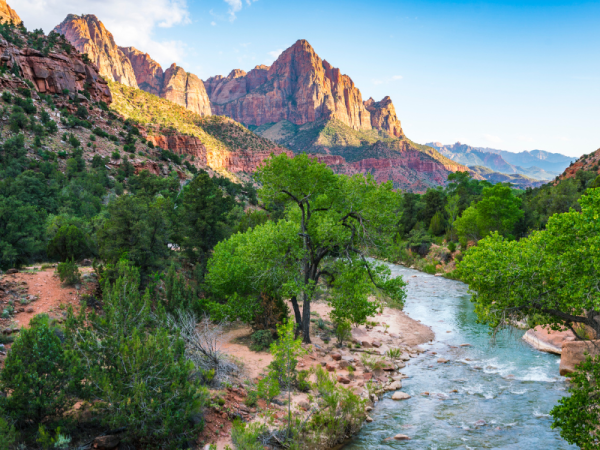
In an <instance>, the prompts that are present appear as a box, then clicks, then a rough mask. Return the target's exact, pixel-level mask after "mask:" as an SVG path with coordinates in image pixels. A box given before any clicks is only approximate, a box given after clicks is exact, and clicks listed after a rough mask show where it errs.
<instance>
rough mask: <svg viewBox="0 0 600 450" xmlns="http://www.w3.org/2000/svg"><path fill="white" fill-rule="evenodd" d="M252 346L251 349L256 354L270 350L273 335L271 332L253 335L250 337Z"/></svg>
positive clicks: (266, 331)
mask: <svg viewBox="0 0 600 450" xmlns="http://www.w3.org/2000/svg"><path fill="white" fill-rule="evenodd" d="M250 339H251V341H252V344H251V345H250V349H251V350H254V351H255V352H261V351H263V350H268V349H269V347H271V344H272V343H273V334H272V333H271V331H269V330H259V331H255V332H254V333H252V336H251V337H250Z"/></svg>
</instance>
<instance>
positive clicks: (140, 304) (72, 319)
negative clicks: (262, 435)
mask: <svg viewBox="0 0 600 450" xmlns="http://www.w3.org/2000/svg"><path fill="white" fill-rule="evenodd" d="M116 269H117V272H118V274H119V276H118V278H117V281H116V282H115V283H114V284H113V285H111V284H110V283H108V282H105V283H104V285H103V300H104V304H103V314H102V315H99V314H96V313H94V312H92V313H90V314H87V313H86V311H85V308H82V310H81V312H80V314H79V315H78V316H75V315H73V313H72V312H70V314H69V317H68V320H67V342H68V345H69V347H70V348H72V349H73V351H74V352H75V354H77V355H78V356H79V357H80V358H81V360H82V361H83V362H84V367H85V370H86V376H85V385H84V387H83V389H82V390H83V394H82V397H84V398H87V399H90V400H95V401H96V402H98V403H99V405H101V406H102V409H101V412H102V413H103V414H102V415H101V419H102V423H103V424H104V425H105V426H108V427H110V428H121V427H125V428H126V429H127V436H128V438H129V439H130V440H131V441H133V442H134V443H136V444H138V445H140V446H141V447H143V448H180V447H179V446H180V445H181V444H182V443H183V442H186V441H188V440H189V439H192V438H195V437H197V433H198V432H199V431H200V428H201V424H196V425H194V423H193V422H192V421H191V419H192V418H193V416H194V415H196V414H199V413H200V412H201V408H202V406H203V402H204V400H205V398H206V389H205V388H203V387H201V386H200V385H199V381H198V379H197V377H195V376H194V367H193V364H192V363H191V362H190V361H188V360H187V359H186V358H185V344H184V342H183V340H182V339H181V338H180V336H179V334H178V333H177V332H175V331H173V330H170V329H167V328H163V327H161V326H160V323H157V322H162V320H158V321H157V317H156V315H158V316H160V315H161V313H160V311H157V312H156V315H153V314H152V312H151V309H150V294H149V292H148V291H146V293H145V294H144V295H142V294H140V290H139V286H140V274H139V271H138V269H136V268H134V267H132V266H131V264H130V263H129V262H128V261H126V260H122V261H119V262H118V263H117V267H116Z"/></svg>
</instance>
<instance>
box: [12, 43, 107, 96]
mask: <svg viewBox="0 0 600 450" xmlns="http://www.w3.org/2000/svg"><path fill="white" fill-rule="evenodd" d="M0 54H1V55H2V57H1V61H2V65H4V66H5V67H7V68H8V69H9V70H11V71H12V70H14V67H15V66H16V67H17V68H18V71H19V74H20V76H21V78H18V77H14V76H6V75H5V76H2V77H0V88H9V89H10V88H13V89H14V88H18V87H27V86H26V85H25V83H24V82H23V79H24V80H29V81H31V82H32V83H34V85H35V87H36V88H37V90H38V91H39V92H41V93H48V94H62V93H63V91H64V90H65V89H68V90H69V92H72V93H77V91H83V90H87V91H88V92H90V95H91V98H92V99H93V100H94V101H97V102H98V101H104V102H106V103H107V104H109V103H111V101H112V96H111V92H110V89H109V88H108V85H107V83H106V81H104V79H103V78H102V77H101V76H99V74H98V68H97V67H96V66H95V65H94V64H93V63H91V62H87V63H85V62H84V61H83V59H82V57H81V55H80V54H79V53H77V52H72V53H66V52H65V51H64V50H62V49H61V50H54V51H51V52H49V53H48V55H47V56H45V55H44V54H43V53H42V52H41V51H39V50H36V49H33V48H30V47H24V48H17V47H16V46H15V45H13V44H10V43H8V42H7V41H6V40H4V38H2V37H0ZM81 97H82V98H81V100H82V101H84V102H85V101H87V99H86V98H85V97H84V96H83V95H82V96H81Z"/></svg>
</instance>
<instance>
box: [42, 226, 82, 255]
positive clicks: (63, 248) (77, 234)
mask: <svg viewBox="0 0 600 450" xmlns="http://www.w3.org/2000/svg"><path fill="white" fill-rule="evenodd" d="M89 242H90V238H89V236H88V235H87V234H86V233H84V232H83V231H81V229H80V228H78V227H76V226H75V225H63V226H62V227H60V228H59V229H58V231H57V232H56V234H55V235H54V237H53V238H52V240H50V243H49V244H48V256H49V257H50V258H56V259H58V260H60V261H68V260H69V259H71V260H73V259H75V260H79V259H81V258H84V257H86V256H89V255H90V254H91V250H90V243H89Z"/></svg>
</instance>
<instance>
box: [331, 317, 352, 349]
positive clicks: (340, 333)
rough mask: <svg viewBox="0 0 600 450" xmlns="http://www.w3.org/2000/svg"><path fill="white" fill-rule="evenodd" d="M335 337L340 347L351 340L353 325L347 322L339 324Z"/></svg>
mask: <svg viewBox="0 0 600 450" xmlns="http://www.w3.org/2000/svg"><path fill="white" fill-rule="evenodd" d="M335 337H336V338H337V340H338V344H339V345H342V344H343V343H344V341H347V340H349V339H350V338H351V337H352V324H351V323H350V322H349V321H347V320H344V321H342V322H340V323H338V324H337V326H336V328H335Z"/></svg>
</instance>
